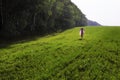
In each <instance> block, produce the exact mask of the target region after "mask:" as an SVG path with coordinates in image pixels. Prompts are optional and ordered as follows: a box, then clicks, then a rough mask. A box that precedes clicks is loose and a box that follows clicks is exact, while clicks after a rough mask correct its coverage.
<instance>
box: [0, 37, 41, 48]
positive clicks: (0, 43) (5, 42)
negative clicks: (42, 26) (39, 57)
mask: <svg viewBox="0 0 120 80" xmlns="http://www.w3.org/2000/svg"><path fill="white" fill-rule="evenodd" d="M40 37H41V36H36V37H33V36H31V37H26V38H18V39H0V49H3V48H9V47H10V45H13V44H18V43H25V42H30V41H34V40H37V39H38V38H40Z"/></svg>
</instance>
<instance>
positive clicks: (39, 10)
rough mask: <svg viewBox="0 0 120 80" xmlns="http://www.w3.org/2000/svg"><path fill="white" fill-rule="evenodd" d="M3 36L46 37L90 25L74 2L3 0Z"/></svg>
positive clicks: (0, 19)
mask: <svg viewBox="0 0 120 80" xmlns="http://www.w3.org/2000/svg"><path fill="white" fill-rule="evenodd" d="M0 9H1V13H0V24H3V25H2V27H1V28H0V36H4V37H19V36H27V35H43V34H47V33H51V32H56V31H58V30H65V29H68V28H71V27H74V26H84V25H87V19H86V17H85V15H84V14H83V13H82V12H81V11H80V10H79V9H78V8H77V7H76V6H75V5H74V4H73V3H72V2H71V1H70V0H1V8H0Z"/></svg>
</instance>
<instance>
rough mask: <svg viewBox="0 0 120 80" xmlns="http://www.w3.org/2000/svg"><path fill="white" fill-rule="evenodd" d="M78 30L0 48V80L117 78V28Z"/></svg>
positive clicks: (119, 75)
mask: <svg viewBox="0 0 120 80" xmlns="http://www.w3.org/2000/svg"><path fill="white" fill-rule="evenodd" d="M79 29H80V27H77V28H73V29H69V30H66V31H64V32H62V33H56V34H52V35H47V36H45V37H40V38H36V39H33V40H31V41H19V42H15V43H12V44H10V45H8V46H4V47H0V80H120V27H85V36H84V39H83V40H80V36H79ZM2 45H4V44H2Z"/></svg>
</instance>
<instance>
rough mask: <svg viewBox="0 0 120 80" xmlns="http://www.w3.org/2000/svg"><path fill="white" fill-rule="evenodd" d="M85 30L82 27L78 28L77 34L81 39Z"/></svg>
mask: <svg viewBox="0 0 120 80" xmlns="http://www.w3.org/2000/svg"><path fill="white" fill-rule="evenodd" d="M84 33H85V31H84V29H83V28H81V29H80V32H79V35H80V37H81V39H83V35H84Z"/></svg>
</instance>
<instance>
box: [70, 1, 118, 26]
mask: <svg viewBox="0 0 120 80" xmlns="http://www.w3.org/2000/svg"><path fill="white" fill-rule="evenodd" d="M71 1H72V2H74V3H75V4H76V5H77V6H78V8H80V10H81V11H82V12H83V13H84V14H85V15H86V17H87V18H88V19H90V20H93V21H97V22H98V23H100V24H102V25H111V26H112V25H115V26H118V25H119V26H120V0H71Z"/></svg>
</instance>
